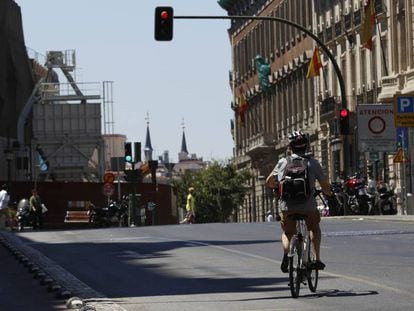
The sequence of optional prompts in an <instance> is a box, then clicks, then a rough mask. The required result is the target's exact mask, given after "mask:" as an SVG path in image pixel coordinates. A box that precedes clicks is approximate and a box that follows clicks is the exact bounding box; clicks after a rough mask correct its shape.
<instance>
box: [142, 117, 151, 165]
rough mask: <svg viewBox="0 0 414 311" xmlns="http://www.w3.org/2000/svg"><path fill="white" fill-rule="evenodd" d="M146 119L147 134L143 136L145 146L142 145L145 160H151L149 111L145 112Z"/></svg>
mask: <svg viewBox="0 0 414 311" xmlns="http://www.w3.org/2000/svg"><path fill="white" fill-rule="evenodd" d="M145 120H146V121H147V135H146V137H145V147H144V155H145V161H151V160H152V151H153V149H152V146H151V136H150V130H149V113H148V112H147V116H146V118H145Z"/></svg>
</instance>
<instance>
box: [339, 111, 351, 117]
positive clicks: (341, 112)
mask: <svg viewBox="0 0 414 311" xmlns="http://www.w3.org/2000/svg"><path fill="white" fill-rule="evenodd" d="M339 115H340V116H341V118H346V117H348V115H349V110H348V109H341V111H340V112H339Z"/></svg>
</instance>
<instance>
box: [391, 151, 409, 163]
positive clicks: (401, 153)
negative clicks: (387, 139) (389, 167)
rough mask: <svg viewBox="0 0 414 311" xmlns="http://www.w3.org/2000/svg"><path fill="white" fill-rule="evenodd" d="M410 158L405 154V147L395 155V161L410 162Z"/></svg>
mask: <svg viewBox="0 0 414 311" xmlns="http://www.w3.org/2000/svg"><path fill="white" fill-rule="evenodd" d="M408 162H410V159H409V158H408V157H407V155H406V154H405V151H404V150H403V149H399V150H398V152H397V154H396V155H395V156H394V163H408Z"/></svg>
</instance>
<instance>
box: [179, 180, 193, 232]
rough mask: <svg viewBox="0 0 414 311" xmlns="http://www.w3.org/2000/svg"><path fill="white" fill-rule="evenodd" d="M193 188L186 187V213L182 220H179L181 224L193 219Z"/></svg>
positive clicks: (191, 221) (190, 221)
mask: <svg viewBox="0 0 414 311" xmlns="http://www.w3.org/2000/svg"><path fill="white" fill-rule="evenodd" d="M193 192H194V188H193V187H190V188H188V194H187V202H186V205H185V209H186V215H185V218H184V219H183V221H181V223H182V224H185V223H188V224H193V223H194V219H195V198H194V196H193Z"/></svg>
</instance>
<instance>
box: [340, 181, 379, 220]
mask: <svg viewBox="0 0 414 311" xmlns="http://www.w3.org/2000/svg"><path fill="white" fill-rule="evenodd" d="M345 188H346V193H347V194H348V196H349V198H348V202H347V203H348V204H347V205H348V207H349V209H348V211H349V213H350V214H354V215H368V214H369V211H370V210H371V208H372V197H371V195H370V194H369V193H368V190H367V186H366V184H365V182H364V180H363V179H361V178H360V177H359V176H358V174H357V175H354V176H351V177H349V178H348V179H347V180H346V181H345Z"/></svg>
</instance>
